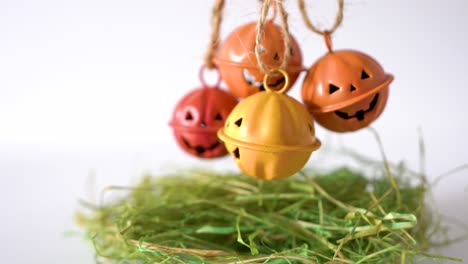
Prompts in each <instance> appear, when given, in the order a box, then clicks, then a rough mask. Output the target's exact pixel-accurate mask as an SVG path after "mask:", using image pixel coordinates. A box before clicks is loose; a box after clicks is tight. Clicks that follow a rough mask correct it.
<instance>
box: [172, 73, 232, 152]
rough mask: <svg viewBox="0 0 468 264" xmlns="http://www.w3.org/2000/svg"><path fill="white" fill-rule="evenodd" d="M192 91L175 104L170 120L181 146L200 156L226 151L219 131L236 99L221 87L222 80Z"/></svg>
mask: <svg viewBox="0 0 468 264" xmlns="http://www.w3.org/2000/svg"><path fill="white" fill-rule="evenodd" d="M200 77H201V80H202V84H203V86H202V87H200V88H198V89H194V90H192V91H190V92H189V93H188V94H186V95H185V96H184V97H183V98H182V99H181V100H180V101H179V102H178V103H177V105H176V107H175V109H174V112H173V114H172V120H171V122H170V123H169V124H170V126H171V127H172V128H173V132H174V137H175V139H176V141H177V143H178V144H179V146H180V147H181V148H182V149H184V150H185V151H186V152H187V153H189V154H192V155H194V156H196V157H200V158H215V157H220V156H224V155H225V154H227V152H226V148H225V146H224V144H223V142H222V141H220V140H219V139H218V136H217V135H216V132H217V131H218V130H219V128H221V127H222V126H223V125H224V122H225V121H226V118H227V117H228V116H229V113H230V112H231V110H232V109H233V108H234V107H235V106H236V104H237V99H236V98H235V97H234V96H233V95H231V94H230V93H228V92H226V91H223V90H221V89H220V88H219V82H220V80H218V83H217V84H216V85H215V86H212V87H209V86H207V85H206V84H205V82H204V81H203V79H202V76H200Z"/></svg>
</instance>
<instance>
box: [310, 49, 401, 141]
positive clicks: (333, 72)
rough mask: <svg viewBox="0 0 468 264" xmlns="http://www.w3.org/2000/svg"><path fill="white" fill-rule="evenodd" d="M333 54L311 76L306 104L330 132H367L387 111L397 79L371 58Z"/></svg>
mask: <svg viewBox="0 0 468 264" xmlns="http://www.w3.org/2000/svg"><path fill="white" fill-rule="evenodd" d="M327 45H329V44H328V43H327ZM329 50H330V52H328V53H327V54H326V55H325V56H323V57H322V58H320V59H319V60H318V61H317V62H315V64H314V65H312V67H311V68H310V69H309V71H308V72H307V76H306V77H305V79H304V83H303V85H302V100H303V101H304V103H305V104H306V105H307V108H308V110H309V112H310V113H311V114H312V115H313V116H314V117H315V120H316V121H317V123H319V124H320V125H322V126H323V127H325V128H327V129H329V130H332V131H335V132H349V131H355V130H358V129H361V128H364V127H366V126H368V125H369V124H370V123H372V122H373V121H374V120H375V119H377V118H378V117H379V115H380V114H381V113H382V111H383V110H384V108H385V105H386V103H387V98H388V91H389V89H388V88H389V84H390V83H391V82H392V80H393V76H392V75H390V74H386V73H385V72H384V70H383V68H382V66H380V64H379V63H378V62H377V61H376V60H374V59H373V58H372V57H370V56H369V55H367V54H364V53H362V52H359V51H355V50H340V51H332V50H331V48H330V47H329Z"/></svg>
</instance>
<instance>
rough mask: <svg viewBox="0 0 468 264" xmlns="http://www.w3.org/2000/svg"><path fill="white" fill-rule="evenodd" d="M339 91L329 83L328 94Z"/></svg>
mask: <svg viewBox="0 0 468 264" xmlns="http://www.w3.org/2000/svg"><path fill="white" fill-rule="evenodd" d="M339 89H340V87H338V86H336V85H334V84H333V83H330V85H329V86H328V93H329V94H332V93H334V92H336V91H338V90H339Z"/></svg>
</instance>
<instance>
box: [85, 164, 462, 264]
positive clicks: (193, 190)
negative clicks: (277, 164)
mask: <svg viewBox="0 0 468 264" xmlns="http://www.w3.org/2000/svg"><path fill="white" fill-rule="evenodd" d="M382 167H384V166H382V164H381V163H380V164H375V163H374V164H371V163H369V164H367V165H365V166H363V168H366V170H367V171H369V170H370V171H371V172H372V176H373V177H369V176H367V177H365V176H364V175H363V173H360V172H358V171H353V170H351V169H349V168H340V169H337V170H334V171H331V172H328V173H319V172H315V171H312V170H304V171H302V172H301V173H300V174H299V175H297V176H296V177H292V178H289V179H286V180H280V181H272V182H262V181H257V180H255V179H254V178H251V177H248V176H245V175H242V174H219V173H214V172H206V171H187V172H183V173H178V174H175V175H169V176H166V177H150V176H148V177H145V178H144V179H143V180H142V181H141V183H140V184H139V185H138V186H136V187H135V188H129V189H128V194H127V195H126V196H125V197H124V198H123V199H118V200H117V201H115V202H113V203H112V204H106V205H101V206H97V205H91V204H89V203H84V205H85V206H86V207H88V208H90V209H91V213H88V214H85V213H78V214H77V221H78V222H79V223H80V224H81V225H82V226H84V228H85V229H86V233H87V235H88V238H89V239H90V240H91V241H92V242H93V244H94V247H95V250H96V254H97V255H98V256H100V257H102V258H105V259H106V260H109V261H111V260H112V261H113V262H115V263H267V262H268V263H275V264H279V263H414V262H417V261H419V260H421V259H424V258H436V259H439V260H452V261H461V260H460V259H454V258H449V257H443V256H434V255H429V254H426V253H424V252H425V250H427V249H428V248H429V247H430V246H431V245H432V243H433V241H434V239H435V237H437V235H438V233H440V232H441V231H440V230H441V229H440V228H439V226H440V223H439V222H438V221H439V220H438V218H437V216H436V214H435V213H434V210H432V209H431V208H429V207H427V206H426V203H425V200H426V198H427V194H428V192H429V191H430V188H429V185H428V183H427V182H426V180H425V178H424V177H422V176H420V175H418V174H416V173H412V172H410V171H409V170H407V169H405V168H404V167H402V166H393V167H389V166H385V167H384V168H382ZM389 173H391V174H389ZM111 189H112V190H115V189H126V188H118V187H113V188H109V189H108V190H111Z"/></svg>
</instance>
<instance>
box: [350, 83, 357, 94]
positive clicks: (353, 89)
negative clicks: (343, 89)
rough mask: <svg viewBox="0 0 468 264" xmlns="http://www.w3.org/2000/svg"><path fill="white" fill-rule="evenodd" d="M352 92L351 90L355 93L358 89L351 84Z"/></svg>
mask: <svg viewBox="0 0 468 264" xmlns="http://www.w3.org/2000/svg"><path fill="white" fill-rule="evenodd" d="M350 90H351V92H354V91H356V87H354V85H352V84H351V88H350Z"/></svg>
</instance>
